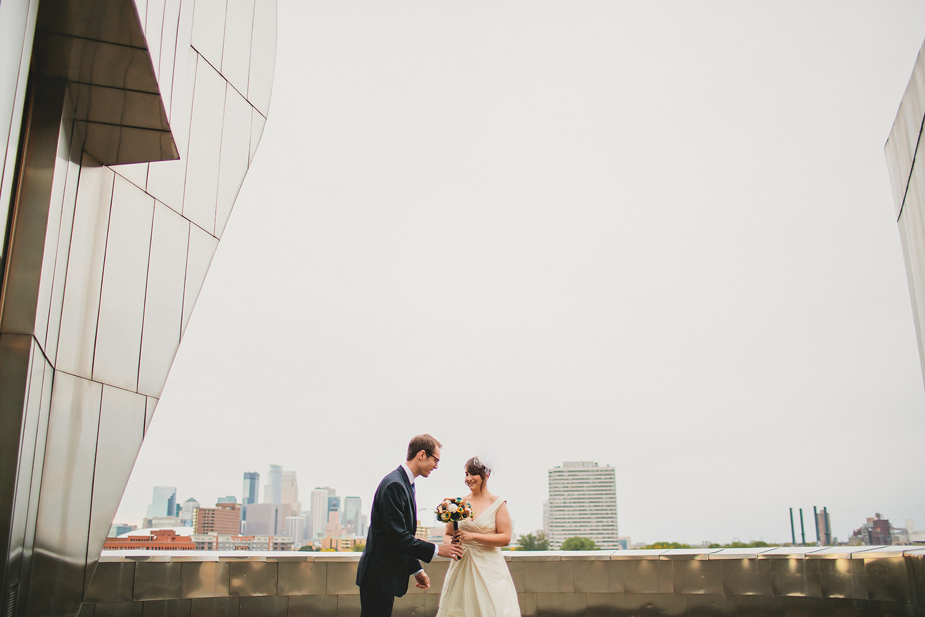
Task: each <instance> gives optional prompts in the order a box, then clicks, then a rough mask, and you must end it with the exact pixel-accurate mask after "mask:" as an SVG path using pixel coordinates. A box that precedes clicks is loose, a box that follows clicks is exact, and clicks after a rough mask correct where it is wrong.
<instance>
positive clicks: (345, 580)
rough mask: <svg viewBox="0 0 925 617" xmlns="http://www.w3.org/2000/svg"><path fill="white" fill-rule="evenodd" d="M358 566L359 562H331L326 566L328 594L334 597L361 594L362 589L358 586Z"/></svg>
mask: <svg viewBox="0 0 925 617" xmlns="http://www.w3.org/2000/svg"><path fill="white" fill-rule="evenodd" d="M357 564H358V562H357V561H348V562H343V561H342V562H335V561H331V562H328V563H326V564H324V565H326V566H327V585H326V588H327V593H329V594H332V595H353V594H359V593H360V588H359V587H357V584H356V580H357Z"/></svg>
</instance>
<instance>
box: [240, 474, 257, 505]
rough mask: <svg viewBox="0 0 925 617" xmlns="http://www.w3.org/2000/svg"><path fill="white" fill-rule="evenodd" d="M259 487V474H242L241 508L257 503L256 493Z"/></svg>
mask: <svg viewBox="0 0 925 617" xmlns="http://www.w3.org/2000/svg"><path fill="white" fill-rule="evenodd" d="M259 486H260V474H259V473H257V472H256V471H246V472H244V489H243V490H242V491H241V506H242V507H244V506H247V505H248V504H252V503H257V491H258V489H259Z"/></svg>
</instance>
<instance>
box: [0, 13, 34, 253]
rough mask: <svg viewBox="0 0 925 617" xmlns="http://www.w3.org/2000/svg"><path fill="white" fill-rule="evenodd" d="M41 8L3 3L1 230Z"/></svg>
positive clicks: (0, 50)
mask: <svg viewBox="0 0 925 617" xmlns="http://www.w3.org/2000/svg"><path fill="white" fill-rule="evenodd" d="M38 6H39V3H38V0H4V1H3V2H0V204H3V205H2V206H0V229H6V226H7V222H8V220H9V218H8V217H9V214H10V211H9V208H8V206H9V205H10V204H11V203H12V199H11V196H12V192H11V191H12V187H13V182H14V177H15V175H16V170H15V165H16V153H17V151H18V149H19V130H20V126H21V124H22V112H23V107H24V104H25V98H26V79H27V76H28V73H29V63H30V61H31V59H32V39H33V37H34V36H35V20H36V15H37V13H38ZM4 250H6V246H4V245H2V244H0V251H4ZM2 256H3V255H0V257H2Z"/></svg>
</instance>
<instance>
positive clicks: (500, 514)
mask: <svg viewBox="0 0 925 617" xmlns="http://www.w3.org/2000/svg"><path fill="white" fill-rule="evenodd" d="M489 475H491V469H489V468H488V467H487V466H486V465H485V464H484V463H482V462H481V461H480V460H479V458H478V457H477V456H476V457H473V458H470V459H469V460H468V461H466V485H467V486H468V487H469V490H471V491H472V492H471V493H469V495H468V496H466V497H465V498H464V500H465V501H468V502H469V503H470V504H471V506H472V517H471V518H467V519H463V520H462V521H460V522H459V531H456V532H454V531H453V524H452V523H447V526H446V532H445V535H444V536H443V542H444V544H449V543H450V542H453V541H458V542H460V543H461V544H462V549H463V554H462V557H460V558H459V560H458V561H453V562H452V563H451V564H450V569H449V571H447V574H446V580H445V581H444V582H443V593H442V594H441V595H440V608H439V610H438V611H437V617H520V605H519V603H518V602H517V591H516V589H515V588H514V580H513V579H512V578H511V573H510V571H509V570H508V568H507V564H506V563H505V561H504V555H503V554H502V553H501V547H502V546H507V545H508V544H510V543H511V515H510V513H509V512H508V509H507V505H506V504H505V501H504V500H503V499H501V498H500V497H498V496H497V495H494V494H492V493H489V492H488V489H487V488H486V487H485V485H486V484H487V482H488V476H489Z"/></svg>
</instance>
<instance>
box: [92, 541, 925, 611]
mask: <svg viewBox="0 0 925 617" xmlns="http://www.w3.org/2000/svg"><path fill="white" fill-rule="evenodd" d="M758 550H764V552H761V553H759V552H756V550H754V549H752V550H749V549H746V550H730V549H726V550H703V551H696V550H669V551H594V552H575V553H569V552H559V551H554V552H511V553H507V554H506V559H507V560H508V566H509V568H510V571H511V575H512V576H513V578H514V583H515V585H516V587H517V592H518V596H519V598H520V605H521V610H522V612H523V615H524V616H525V617H532V616H546V615H569V616H588V617H591V616H598V615H608V616H630V615H653V616H654V615H677V616H687V615H704V616H721V615H730V616H731V615H741V616H752V615H756V616H757V615H769V616H770V615H773V616H784V615H865V616H866V615H870V616H874V615H878V616H879V615H903V616H905V617H919V616H925V547H921V548H918V549H916V548H915V547H856V548H854V547H852V548H851V549H847V548H845V547H834V548H795V549H790V548H777V549H758ZM358 560H359V554H358V553H304V552H271V553H253V552H206V551H182V552H181V551H177V552H160V553H157V552H146V551H105V552H104V554H103V556H102V557H101V559H100V562H99V565H98V567H97V570H96V573H95V574H94V576H93V579H92V581H91V583H90V586H89V588H88V590H87V594H86V599H85V602H84V605H83V608H82V610H81V613H80V615H81V617H117V616H122V615H125V616H129V615H130V616H132V617H151V616H154V615H157V616H160V615H164V616H167V615H170V616H172V617H173V616H183V617H213V616H214V617H219V616H220V617H233V616H235V617H236V616H240V617H301V616H312V617H355V616H358V615H359V614H360V598H359V590H358V588H357V587H356V585H355V584H354V580H355V577H356V568H357V562H358ZM448 565H449V562H448V561H447V560H443V559H438V560H436V561H435V562H434V563H431V564H428V565H427V566H426V570H427V572H428V574H429V575H430V578H431V584H432V585H431V588H430V589H428V590H427V591H421V590H418V589H416V588H415V587H414V586H413V585H411V588H410V589H409V591H408V594H407V595H405V596H404V597H402V598H398V599H397V600H396V602H395V610H394V612H393V614H394V615H395V616H396V617H409V616H412V615H435V614H436V612H437V603H438V601H439V598H440V591H441V588H442V582H443V578H444V576H445V574H446V570H447V567H448Z"/></svg>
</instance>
